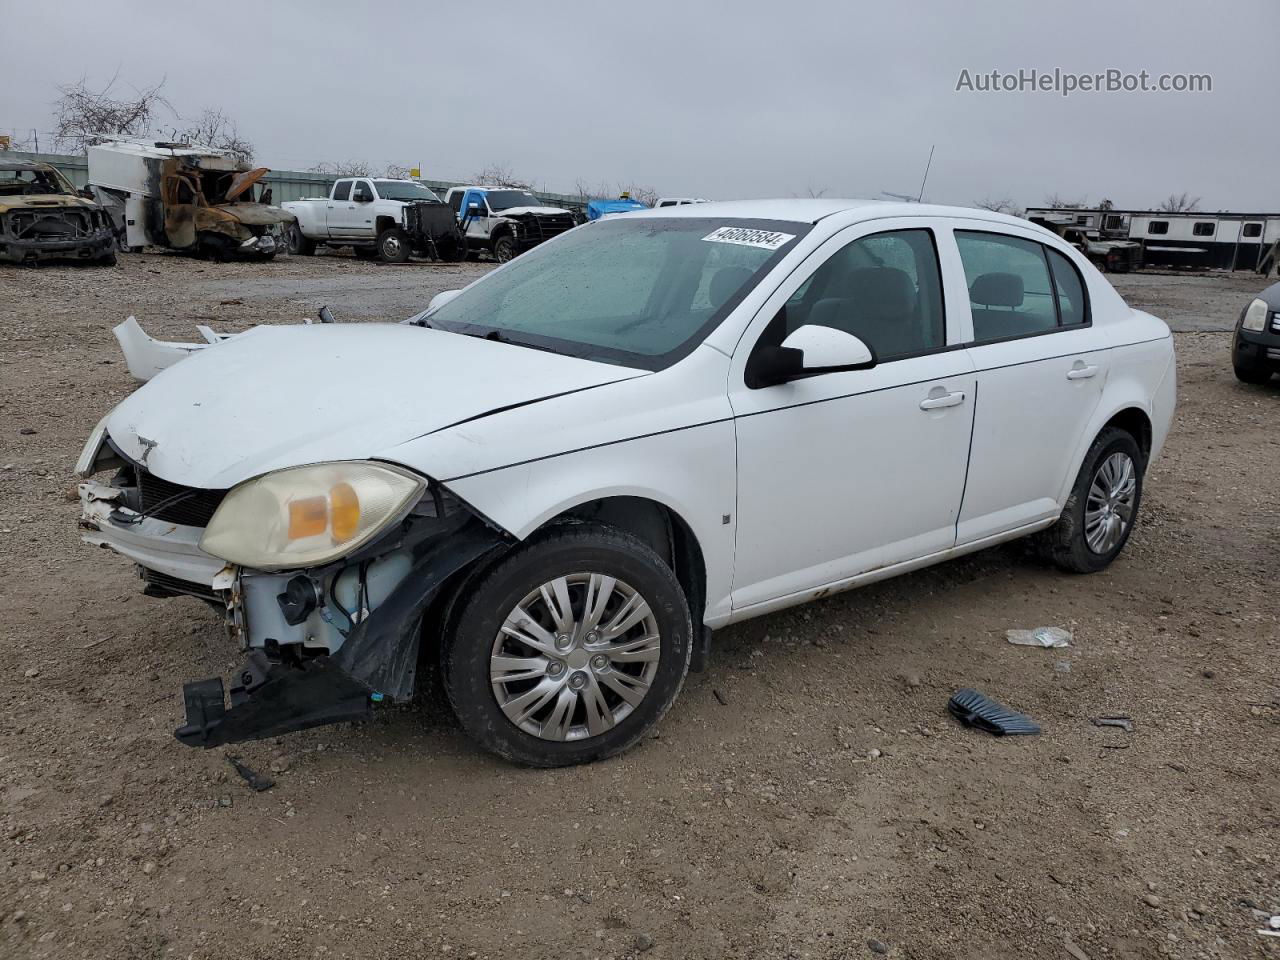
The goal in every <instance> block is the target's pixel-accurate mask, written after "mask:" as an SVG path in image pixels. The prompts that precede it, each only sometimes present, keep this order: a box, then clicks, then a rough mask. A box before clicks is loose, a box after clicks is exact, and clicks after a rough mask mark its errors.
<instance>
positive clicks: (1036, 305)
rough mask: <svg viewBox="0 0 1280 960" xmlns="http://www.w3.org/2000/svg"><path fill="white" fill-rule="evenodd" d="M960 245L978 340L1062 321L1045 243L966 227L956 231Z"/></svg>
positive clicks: (1020, 333)
mask: <svg viewBox="0 0 1280 960" xmlns="http://www.w3.org/2000/svg"><path fill="white" fill-rule="evenodd" d="M956 244H957V245H958V246H959V247H960V259H961V261H963V263H964V273H965V281H966V283H967V284H968V286H969V309H970V311H971V312H972V314H973V339H974V342H975V343H989V342H991V341H993V340H1006V339H1009V338H1011V337H1025V336H1027V335H1029V334H1034V333H1043V332H1045V331H1046V330H1052V329H1054V328H1055V327H1056V326H1057V325H1058V313H1057V309H1056V308H1055V306H1054V289H1053V281H1052V280H1050V278H1049V264H1048V262H1047V261H1046V260H1045V250H1044V247H1042V246H1041V245H1040V244H1038V243H1034V242H1032V241H1030V240H1023V239H1021V238H1019V237H1010V236H1006V235H1004V234H998V233H975V232H969V231H965V230H957V231H956Z"/></svg>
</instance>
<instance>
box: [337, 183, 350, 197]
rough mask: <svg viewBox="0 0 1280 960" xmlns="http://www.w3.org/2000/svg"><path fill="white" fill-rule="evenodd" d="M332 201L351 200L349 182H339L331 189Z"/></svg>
mask: <svg viewBox="0 0 1280 960" xmlns="http://www.w3.org/2000/svg"><path fill="white" fill-rule="evenodd" d="M333 199H335V200H350V199H351V181H350V180H339V181H338V182H337V183H336V184H334V187H333Z"/></svg>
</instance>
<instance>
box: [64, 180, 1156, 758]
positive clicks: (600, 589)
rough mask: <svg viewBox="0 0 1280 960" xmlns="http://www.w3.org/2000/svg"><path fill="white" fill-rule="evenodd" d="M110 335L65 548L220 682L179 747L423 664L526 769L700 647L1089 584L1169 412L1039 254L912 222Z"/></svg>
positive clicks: (1108, 317)
mask: <svg viewBox="0 0 1280 960" xmlns="http://www.w3.org/2000/svg"><path fill="white" fill-rule="evenodd" d="M944 291H945V296H944ZM202 332H204V331H202ZM118 335H119V336H120V338H121V343H122V345H124V346H125V348H126V350H125V352H126V357H127V358H128V360H129V368H130V370H131V372H133V373H134V374H135V375H139V376H147V375H150V374H151V373H153V372H154V371H156V370H158V371H159V372H157V373H154V376H150V379H149V380H148V382H147V383H146V384H145V385H143V386H142V387H140V388H139V389H138V390H137V391H135V392H134V393H133V394H132V395H130V396H129V397H127V398H126V399H125V400H124V401H123V402H121V403H120V404H119V406H117V407H116V408H115V409H114V410H113V411H111V412H110V413H109V414H108V415H107V416H106V417H105V418H104V419H103V420H102V421H101V423H100V424H99V426H98V427H97V428H96V429H95V430H94V432H93V434H92V435H91V436H90V437H89V440H88V442H87V443H86V445H85V447H84V450H83V452H82V454H81V459H80V461H79V463H78V464H77V472H78V473H79V474H80V475H81V476H82V478H83V481H84V482H83V483H82V484H81V485H80V500H81V525H82V528H83V538H84V539H85V540H86V541H88V542H89V543H91V544H96V545H98V546H103V547H107V548H109V549H111V550H114V551H115V552H116V553H118V554H122V555H123V556H124V557H126V558H128V559H129V560H132V561H133V562H134V563H136V564H137V565H138V566H139V568H140V573H141V575H142V577H143V580H144V582H145V583H146V585H147V591H148V592H150V593H152V594H153V595H155V596H173V595H187V596H195V597H200V598H203V599H205V600H207V601H209V602H210V603H213V604H214V605H215V606H216V607H218V608H219V609H220V610H222V611H223V612H224V614H225V619H226V623H227V626H228V629H229V632H230V634H231V636H232V638H233V639H234V640H235V642H236V643H237V644H238V645H239V646H240V647H242V648H243V649H244V651H245V653H246V654H247V660H246V662H245V664H244V666H243V667H242V668H240V669H239V670H238V671H237V672H236V673H235V675H234V678H233V680H232V684H231V691H230V699H231V702H230V705H229V706H228V704H227V702H226V691H225V687H224V681H223V679H222V678H220V677H215V678H211V679H208V680H198V681H195V682H193V683H188V684H187V685H186V686H185V688H184V695H185V701H186V722H185V723H184V724H183V725H182V726H181V727H179V728H178V730H177V736H178V738H179V739H180V740H182V741H183V742H184V743H188V744H193V745H201V746H216V745H219V744H222V743H226V742H230V741H234V740H243V739H247V738H252V737H262V736H275V735H277V734H279V733H283V732H286V731H288V730H296V729H300V728H302V727H305V726H313V725H316V724H320V723H326V722H330V721H333V720H345V719H351V718H355V717H360V716H363V715H364V714H365V713H367V712H368V711H369V710H370V709H372V704H374V703H377V702H379V701H388V700H390V701H402V700H405V699H407V698H408V697H409V696H410V695H411V693H412V692H413V689H414V685H415V683H416V676H417V671H418V668H419V663H420V656H419V655H420V654H422V656H423V657H427V658H430V659H428V660H427V661H426V662H427V663H434V665H435V670H438V673H437V674H436V675H437V676H438V677H439V678H440V682H441V685H442V687H443V689H444V692H445V693H446V694H447V696H448V700H449V703H450V704H451V706H452V707H453V710H454V713H455V714H456V716H457V717H458V720H459V722H460V723H461V725H462V727H463V729H465V730H466V732H467V733H468V734H470V735H471V736H472V737H473V738H474V739H476V740H477V741H478V742H479V743H481V744H482V745H483V746H485V747H487V748H488V749H490V750H492V751H493V752H495V753H497V754H499V755H500V756H503V757H506V758H509V759H513V760H517V761H519V762H522V763H526V764H534V765H540V766H557V765H565V764H573V763H584V762H588V761H591V760H597V759H600V758H602V757H607V756H611V755H613V754H616V753H618V752H620V751H622V750H625V749H627V748H628V747H630V746H631V745H633V744H635V743H637V742H639V741H640V740H641V739H643V738H645V737H646V736H648V735H649V734H650V733H651V731H652V730H653V728H654V726H655V725H656V724H657V723H659V722H660V721H661V719H662V717H663V716H664V715H665V714H666V712H667V710H668V708H669V707H670V706H671V704H672V703H673V702H674V700H675V698H676V696H677V695H678V694H679V692H680V689H681V686H682V685H683V683H684V680H685V676H686V673H687V672H688V671H689V670H691V669H692V670H697V669H699V668H700V666H701V665H702V664H703V663H704V662H705V659H706V657H707V654H708V644H709V642H710V641H709V637H710V634H711V631H712V630H714V629H718V628H720V627H724V626H727V625H729V624H732V623H736V622H739V621H743V620H747V619H749V618H751V617H756V616H760V615H762V614H766V613H770V612H772V611H775V610H780V609H782V608H784V607H789V606H793V605H795V604H800V603H805V602H808V601H810V600H814V599H818V598H821V597H826V596H828V595H830V594H832V593H834V592H836V591H842V590H847V589H851V588H854V587H858V586H861V585H863V584H867V583H872V582H874V581H877V580H881V579H885V578H887V577H891V576H895V575H897V574H901V573H906V572H909V571H912V570H916V569H918V568H921V567H924V566H927V565H929V564H933V563H939V562H942V561H945V560H948V559H951V558H953V557H958V556H960V555H962V554H966V553H970V552H973V551H976V550H980V549H983V548H985V547H988V546H992V545H994V544H996V543H1000V542H1003V541H1007V540H1012V539H1015V538H1018V537H1026V536H1033V535H1034V536H1036V537H1037V539H1038V541H1039V547H1040V550H1041V551H1042V552H1043V554H1044V555H1045V556H1046V557H1048V558H1049V559H1051V560H1052V561H1053V562H1054V563H1055V564H1057V565H1058V566H1059V567H1061V568H1062V569H1064V570H1067V571H1071V572H1074V573H1092V572H1096V571H1100V570H1103V569H1105V568H1106V567H1107V566H1108V565H1109V564H1110V563H1112V562H1113V561H1114V560H1115V559H1116V558H1117V557H1118V556H1119V555H1120V553H1121V551H1122V550H1123V549H1124V546H1125V543H1126V541H1127V540H1128V538H1129V534H1130V533H1131V531H1132V530H1133V529H1134V526H1135V524H1136V523H1137V522H1138V517H1139V510H1140V507H1141V502H1142V491H1143V482H1144V475H1145V472H1146V468H1147V465H1148V464H1149V463H1151V462H1152V461H1153V460H1154V458H1155V457H1157V456H1158V455H1159V453H1160V449H1161V446H1162V444H1163V442H1164V439H1165V436H1166V435H1167V433H1168V430H1169V426H1170V423H1171V422H1172V419H1173V415H1174V406H1175V401H1176V394H1177V389H1176V372H1175V366H1174V354H1173V338H1172V335H1171V334H1170V332H1169V328H1168V327H1167V326H1166V325H1165V324H1164V323H1163V322H1162V321H1161V320H1159V319H1157V318H1156V317H1153V316H1150V315H1148V314H1146V313H1143V312H1141V311H1138V310H1133V309H1130V308H1129V306H1128V305H1127V304H1125V302H1124V300H1123V299H1121V297H1120V295H1119V294H1118V293H1116V291H1115V289H1114V288H1113V287H1112V286H1111V285H1110V284H1109V283H1108V282H1107V280H1106V278H1105V277H1104V276H1103V275H1102V274H1101V273H1099V272H1098V270H1097V269H1096V268H1094V266H1093V265H1092V264H1091V263H1090V262H1089V261H1088V260H1087V259H1086V258H1085V257H1084V256H1083V255H1082V254H1081V253H1080V252H1079V251H1077V250H1075V249H1074V248H1073V247H1071V246H1070V245H1069V244H1067V243H1066V242H1065V241H1063V239H1062V238H1060V237H1058V236H1055V235H1054V234H1052V233H1050V232H1048V231H1045V230H1042V229H1040V228H1039V227H1035V226H1033V225H1031V224H1029V223H1027V222H1026V221H1025V220H1018V219H1015V218H1013V217H1007V216H1002V215H1000V214H996V213H990V212H987V211H977V210H962V209H957V208H952V207H940V206H932V205H929V204H919V203H901V204H893V203H879V202H874V201H856V200H835V199H825V198H824V199H811V200H753V201H742V202H736V203H706V204H689V205H685V206H678V207H668V208H664V209H662V210H648V211H643V210H641V211H636V212H634V213H629V214H626V215H625V216H620V217H612V218H605V219H601V220H597V221H595V222H593V223H588V224H583V225H582V226H579V227H575V228H574V229H572V230H568V231H566V232H564V233H563V234H562V235H560V236H558V237H556V238H554V239H552V240H549V241H548V242H546V243H544V244H540V245H538V246H537V247H535V248H533V249H532V250H530V251H528V252H527V253H525V254H522V255H521V256H519V257H517V258H515V259H514V260H512V261H511V262H510V263H507V264H504V265H503V266H501V267H499V268H497V269H496V270H492V271H490V272H488V273H486V274H485V275H484V276H483V277H481V278H480V279H478V280H476V281H475V282H474V283H472V284H471V285H470V286H468V287H467V288H466V289H465V290H461V291H446V292H443V293H440V294H437V295H436V297H435V298H434V299H433V300H432V301H431V303H430V304H428V305H426V308H425V309H424V310H423V311H422V312H421V313H419V314H417V315H416V316H414V317H411V318H409V319H408V320H406V321H405V322H404V323H401V324H387V323H359V324H338V323H318V324H309V325H300V326H279V325H271V326H260V327H257V328H255V329H252V330H250V331H248V332H247V333H242V334H237V335H234V336H230V337H225V338H220V339H219V338H218V335H217V334H213V333H212V331H210V332H208V333H206V334H205V340H206V343H204V344H167V343H161V342H157V341H154V340H151V339H150V338H148V337H146V335H145V334H143V333H142V331H141V330H140V328H139V327H138V325H137V323H136V321H134V322H129V321H126V323H125V324H124V325H123V326H122V327H120V328H118ZM780 500H784V501H785V503H783V504H782V505H781V506H780ZM1134 562H1135V563H1138V562H1141V560H1140V559H1137V560H1135V561H1134Z"/></svg>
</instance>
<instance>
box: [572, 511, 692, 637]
mask: <svg viewBox="0 0 1280 960" xmlns="http://www.w3.org/2000/svg"><path fill="white" fill-rule="evenodd" d="M575 519H576V520H596V521H598V522H600V523H607V524H609V525H610V526H613V527H618V528H619V529H621V530H626V531H627V532H628V533H631V534H633V535H634V536H637V537H639V538H640V539H641V540H643V541H644V542H645V543H646V544H648V545H649V546H650V547H652V548H653V551H654V553H656V554H657V555H658V556H660V557H662V558H663V559H664V560H666V561H667V563H668V564H670V566H671V569H672V570H673V571H674V572H675V575H676V579H677V580H679V581H680V587H681V589H683V590H684V595H685V597H686V598H687V599H688V601H689V612H690V614H692V616H693V622H694V624H695V625H697V624H700V623H701V622H702V612H703V609H704V607H705V605H706V584H707V568H706V564H705V563H704V561H703V558H702V548H701V547H700V546H699V545H698V539H697V537H695V536H694V534H693V531H692V530H691V529H689V525H688V524H687V523H685V522H684V520H683V519H682V518H681V517H680V516H679V514H677V513H676V512H675V511H673V510H671V509H670V508H668V507H667V506H665V505H663V504H661V503H657V502H656V501H654V500H646V499H644V498H643V497H605V498H603V499H601V500H591V501H588V502H587V503H583V504H579V505H578V506H576V507H573V508H572V509H569V510H566V511H565V512H564V513H562V514H560V515H559V516H557V517H555V518H554V519H552V520H550V521H548V523H557V522H560V521H565V520H575Z"/></svg>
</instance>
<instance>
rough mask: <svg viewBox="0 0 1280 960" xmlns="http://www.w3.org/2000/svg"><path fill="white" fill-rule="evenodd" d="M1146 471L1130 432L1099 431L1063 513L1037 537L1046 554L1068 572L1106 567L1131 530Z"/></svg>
mask: <svg viewBox="0 0 1280 960" xmlns="http://www.w3.org/2000/svg"><path fill="white" fill-rule="evenodd" d="M1145 469H1146V463H1145V461H1144V459H1143V456H1142V450H1141V449H1140V448H1139V447H1138V443H1137V441H1136V440H1134V438H1133V436H1132V434H1130V433H1128V432H1127V431H1125V430H1121V429H1119V428H1117V427H1108V428H1107V429H1105V430H1103V431H1102V432H1101V433H1100V434H1098V438H1097V439H1096V440H1094V441H1093V446H1091V447H1090V448H1089V452H1088V453H1087V454H1085V458H1084V463H1083V464H1081V466H1080V473H1079V474H1077V476H1076V482H1075V485H1074V486H1073V487H1072V488H1071V495H1070V496H1069V497H1067V504H1066V506H1065V507H1063V509H1062V516H1061V517H1060V518H1059V519H1058V522H1057V523H1056V524H1055V525H1054V526H1052V527H1050V528H1049V529H1048V530H1046V531H1045V532H1044V533H1042V534H1041V535H1040V536H1041V538H1042V539H1041V545H1042V546H1043V548H1044V550H1045V553H1046V554H1047V555H1048V558H1049V559H1051V560H1052V561H1053V562H1054V563H1056V564H1057V565H1058V566H1059V567H1061V568H1062V569H1063V570H1067V571H1070V572H1071V573H1096V572H1097V571H1099V570H1102V569H1104V568H1105V567H1107V566H1108V565H1109V564H1110V563H1111V561H1112V560H1114V559H1115V558H1116V557H1117V556H1118V555H1119V554H1120V551H1121V550H1123V549H1124V545H1125V543H1127V542H1128V540H1129V534H1130V533H1132V532H1133V525H1134V522H1135V521H1136V520H1137V519H1138V507H1139V506H1140V505H1141V503H1142V475H1143V471H1144V470H1145Z"/></svg>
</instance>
